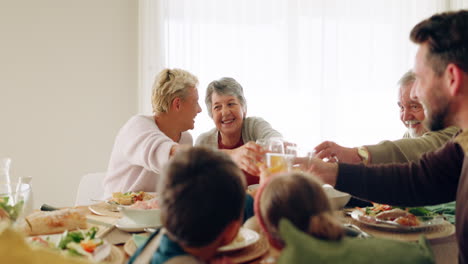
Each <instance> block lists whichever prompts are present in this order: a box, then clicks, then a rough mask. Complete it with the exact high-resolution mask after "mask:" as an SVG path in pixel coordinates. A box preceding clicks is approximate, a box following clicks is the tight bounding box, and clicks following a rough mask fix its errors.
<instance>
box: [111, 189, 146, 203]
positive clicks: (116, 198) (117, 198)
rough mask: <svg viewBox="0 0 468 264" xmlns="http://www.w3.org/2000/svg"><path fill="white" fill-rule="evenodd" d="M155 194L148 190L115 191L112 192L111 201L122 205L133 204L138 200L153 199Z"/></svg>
mask: <svg viewBox="0 0 468 264" xmlns="http://www.w3.org/2000/svg"><path fill="white" fill-rule="evenodd" d="M153 198H154V195H151V194H149V193H147V192H144V191H140V192H126V193H122V192H115V193H112V198H111V200H110V201H112V202H115V203H117V204H120V205H131V204H134V203H135V202H137V201H146V200H150V199H153Z"/></svg>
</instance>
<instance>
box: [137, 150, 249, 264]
mask: <svg viewBox="0 0 468 264" xmlns="http://www.w3.org/2000/svg"><path fill="white" fill-rule="evenodd" d="M162 176H163V177H161V180H160V182H159V184H158V194H159V202H160V208H161V222H162V224H163V227H164V228H163V229H162V231H161V233H162V235H159V236H157V234H156V233H155V234H153V235H152V236H151V237H150V239H148V241H147V242H146V243H145V245H144V246H143V247H142V248H140V249H139V250H138V251H137V252H136V254H135V255H134V256H132V258H131V259H130V262H129V263H157V264H159V263H167V264H169V263H207V262H210V261H211V260H212V259H213V257H214V256H215V254H216V252H217V249H218V247H220V246H222V245H225V244H228V243H230V242H231V241H232V240H233V239H234V238H235V237H236V235H237V233H238V231H239V228H240V226H241V225H242V222H243V210H244V203H245V201H246V192H245V180H244V176H243V173H242V171H241V170H240V169H239V168H238V167H237V166H236V164H235V163H234V162H233V161H232V160H231V159H230V158H229V156H227V155H226V154H223V153H222V152H220V151H217V150H210V149H208V148H202V147H195V148H190V149H187V150H181V151H180V152H178V153H177V154H176V155H175V156H174V158H173V160H172V161H171V162H170V164H169V165H168V167H167V168H166V169H165V171H164V173H163V175H162ZM250 199H251V197H250ZM223 263H228V262H223Z"/></svg>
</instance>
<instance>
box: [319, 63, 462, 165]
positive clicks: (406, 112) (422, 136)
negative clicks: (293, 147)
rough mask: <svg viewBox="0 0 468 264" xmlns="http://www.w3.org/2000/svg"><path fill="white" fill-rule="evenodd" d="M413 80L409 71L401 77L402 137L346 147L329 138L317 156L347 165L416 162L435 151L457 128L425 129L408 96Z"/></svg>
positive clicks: (421, 113)
mask: <svg viewBox="0 0 468 264" xmlns="http://www.w3.org/2000/svg"><path fill="white" fill-rule="evenodd" d="M414 82H415V76H414V73H413V72H412V71H408V72H406V73H405V74H404V75H403V77H402V78H401V79H400V81H399V82H398V84H399V85H400V89H399V95H398V106H399V108H400V119H401V121H402V122H403V124H404V125H405V126H406V127H407V128H408V130H407V132H406V133H405V134H404V135H403V139H400V140H395V141H389V140H385V141H382V142H380V143H379V144H376V145H365V146H362V147H354V148H347V147H343V146H340V145H338V144H336V143H335V142H332V141H325V142H322V143H321V144H319V145H318V146H316V147H315V149H314V150H315V152H316V153H317V155H316V156H317V157H318V158H321V159H324V158H328V159H334V158H335V159H337V160H339V161H340V162H345V163H350V164H358V163H364V164H366V165H367V164H386V163H404V162H410V161H417V160H419V159H420V158H421V156H422V154H424V153H426V152H430V151H434V150H436V149H438V148H440V147H441V146H442V145H444V144H445V143H446V142H447V141H448V140H450V139H452V138H453V137H454V136H455V135H456V134H457V133H458V132H459V131H460V129H459V128H458V127H455V126H450V127H447V128H445V129H442V130H440V131H434V132H428V130H427V128H425V127H424V126H423V124H422V121H424V119H425V115H424V110H423V107H422V105H421V104H420V103H419V102H418V101H415V100H414V99H412V98H411V97H410V93H411V90H412V87H413V84H414Z"/></svg>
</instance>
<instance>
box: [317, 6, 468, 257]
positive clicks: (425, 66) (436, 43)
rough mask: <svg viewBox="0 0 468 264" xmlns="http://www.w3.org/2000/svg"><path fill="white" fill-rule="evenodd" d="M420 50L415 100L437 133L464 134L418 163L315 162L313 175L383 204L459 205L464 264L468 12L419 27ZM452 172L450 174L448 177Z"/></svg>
mask: <svg viewBox="0 0 468 264" xmlns="http://www.w3.org/2000/svg"><path fill="white" fill-rule="evenodd" d="M410 38H411V40H412V41H413V42H415V43H417V44H419V48H418V52H417V54H416V59H415V66H414V73H415V75H416V84H415V88H414V90H413V92H412V94H411V96H412V97H413V98H415V99H416V98H417V99H418V100H419V101H420V102H421V103H422V104H423V106H424V111H425V115H426V119H425V120H424V123H425V125H426V127H428V128H429V129H431V130H433V131H434V130H439V129H443V128H444V127H447V126H451V125H456V126H458V127H460V128H461V129H462V130H463V132H462V133H460V134H459V135H458V136H456V137H455V139H454V140H450V141H449V142H447V143H446V144H445V145H444V146H443V147H442V148H440V149H439V150H437V151H435V152H430V153H426V154H424V155H423V156H422V158H421V159H420V160H419V161H418V162H417V163H405V164H392V165H375V166H369V167H366V166H363V165H350V164H344V163H343V164H341V163H340V164H338V163H325V162H323V161H322V160H320V159H312V160H311V164H310V165H309V170H310V171H311V172H313V173H314V174H315V175H317V176H319V177H320V178H321V179H322V180H323V181H324V182H326V183H329V184H331V185H333V186H335V188H336V189H338V190H341V191H345V192H349V193H350V194H352V195H355V196H357V197H360V198H365V199H369V200H372V201H376V202H379V203H386V204H392V205H403V206H421V205H427V204H438V203H444V202H449V201H454V200H456V201H457V203H456V231H455V232H456V238H457V243H458V252H459V257H458V259H459V263H460V264H467V263H468V250H467V249H468V203H467V202H466V201H467V200H468V158H467V156H466V153H467V152H468V131H467V130H468V48H467V47H468V11H467V10H461V11H458V12H446V13H441V14H436V15H433V16H432V17H430V18H428V19H426V20H424V21H422V22H420V23H419V24H417V25H416V26H415V27H414V28H413V29H412V31H411V34H410ZM447 172H449V173H448V174H449V175H447Z"/></svg>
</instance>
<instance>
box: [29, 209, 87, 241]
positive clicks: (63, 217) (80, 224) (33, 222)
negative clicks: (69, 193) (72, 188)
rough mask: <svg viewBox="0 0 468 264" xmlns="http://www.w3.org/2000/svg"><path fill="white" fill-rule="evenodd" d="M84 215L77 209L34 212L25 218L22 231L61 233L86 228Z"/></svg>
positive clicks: (33, 234) (41, 233)
mask: <svg viewBox="0 0 468 264" xmlns="http://www.w3.org/2000/svg"><path fill="white" fill-rule="evenodd" d="M86 228H87V223H86V215H85V213H84V212H83V211H80V210H78V209H72V208H67V209H61V210H57V211H51V212H43V211H41V212H34V213H32V214H30V215H28V216H27V217H26V218H25V223H24V228H23V229H24V231H25V232H26V234H27V235H29V236H35V235H46V234H55V233H61V232H63V231H65V230H76V229H86Z"/></svg>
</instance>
